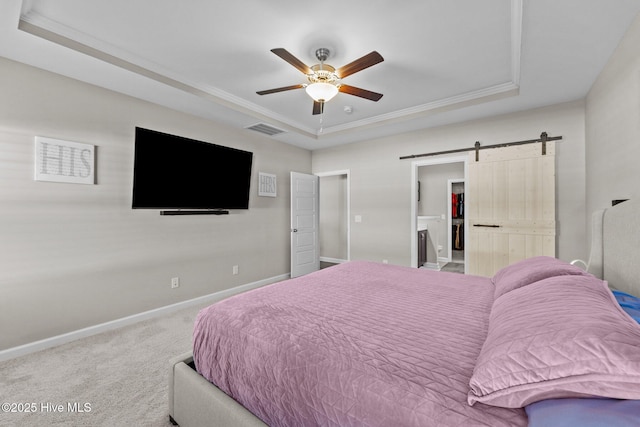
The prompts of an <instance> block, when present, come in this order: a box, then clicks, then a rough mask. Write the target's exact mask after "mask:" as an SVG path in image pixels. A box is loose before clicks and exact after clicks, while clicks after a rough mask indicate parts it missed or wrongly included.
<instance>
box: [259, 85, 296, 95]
mask: <svg viewBox="0 0 640 427" xmlns="http://www.w3.org/2000/svg"><path fill="white" fill-rule="evenodd" d="M303 87H304V85H293V86H283V87H277V88H275V89H267V90H261V91H259V92H256V93H257V94H258V95H268V94H270V93H277V92H284V91H286V90H293V89H302V88H303Z"/></svg>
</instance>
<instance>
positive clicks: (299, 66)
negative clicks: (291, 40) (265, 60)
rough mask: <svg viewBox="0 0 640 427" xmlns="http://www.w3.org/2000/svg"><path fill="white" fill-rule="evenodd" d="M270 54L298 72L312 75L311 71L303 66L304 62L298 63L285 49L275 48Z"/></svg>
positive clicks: (305, 65)
mask: <svg viewBox="0 0 640 427" xmlns="http://www.w3.org/2000/svg"><path fill="white" fill-rule="evenodd" d="M271 52H273V53H275V54H276V55H278V56H279V57H280V58H282V59H284V60H285V61H287V62H288V63H289V64H291V65H293V66H294V67H296V68H297V69H298V70H300V71H302V73H303V74H311V73H313V71H312V70H311V68H309V67H308V66H307V64H305V63H304V62H302V61H300V60H299V59H298V58H296V57H295V56H293V55H292V54H290V53H289V51H287V50H286V49H283V48H281V47H277V48H275V49H271Z"/></svg>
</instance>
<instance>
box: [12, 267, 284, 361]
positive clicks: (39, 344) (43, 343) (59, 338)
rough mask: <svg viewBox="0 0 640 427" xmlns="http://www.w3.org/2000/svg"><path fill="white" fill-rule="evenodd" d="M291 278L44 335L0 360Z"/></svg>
mask: <svg viewBox="0 0 640 427" xmlns="http://www.w3.org/2000/svg"><path fill="white" fill-rule="evenodd" d="M289 277H290V274H282V275H280V276H275V277H271V278H268V279H263V280H258V281H257V282H253V283H247V284H244V285H240V286H236V287H235V288H231V289H225V290H224V291H218V292H214V293H212V294H209V295H204V296H201V297H197V298H193V299H190V300H187V301H181V302H178V303H175V304H171V305H167V306H164V307H160V308H156V309H153V310H149V311H144V312H142V313H138V314H133V315H131V316H127V317H123V318H120V319H116V320H112V321H110V322H105V323H101V324H99V325H94V326H89V327H87V328H83V329H78V330H76V331H72V332H67V333H65V334H61V335H56V336H54V337H51V338H45V339H43V340H39V341H34V342H32V343H28V344H24V345H20V346H18V347H12V348H8V349H6V350H0V362H3V361H5V360H9V359H14V358H16V357H20V356H24V355H26V354H29V353H35V352H36V351H40V350H45V349H47V348H51V347H56V346H59V345H61V344H65V343H68V342H71V341H75V340H78V339H80V338H85V337H89V336H91V335H96V334H99V333H102V332H106V331H110V330H113V329H117V328H121V327H123V326H127V325H131V324H134V323H138V322H141V321H143V320H147V319H152V318H155V317H160V316H163V315H167V314H170V313H173V312H175V311H178V310H181V309H183V308H188V307H193V306H196V305H200V304H205V303H207V302H211V303H213V302H214V301H216V300H220V299H223V298H227V297H230V296H232V295H235V294H238V293H240V292H245V291H248V290H251V289H254V288H259V287H261V286H265V285H268V284H270V283H275V282H279V281H281V280H285V279H288V278H289Z"/></svg>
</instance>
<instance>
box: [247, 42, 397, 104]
mask: <svg viewBox="0 0 640 427" xmlns="http://www.w3.org/2000/svg"><path fill="white" fill-rule="evenodd" d="M271 52H273V53H275V54H276V55H278V56H279V57H280V58H282V59H284V60H285V61H287V62H288V63H289V64H291V65H293V66H294V67H296V68H297V69H298V70H300V71H301V72H302V73H304V74H306V76H307V80H308V82H309V83H305V84H298V85H292V86H284V87H279V88H275V89H267V90H261V91H259V92H256V93H257V94H258V95H268V94H270V93H277V92H284V91H287V90H293V89H302V88H304V89H305V90H306V92H307V94H309V96H310V97H311V98H313V114H321V113H322V112H323V110H324V103H325V102H327V101H329V100H330V99H331V98H333V97H334V96H336V95H337V93H338V92H342V93H346V94H349V95H354V96H358V97H360V98H365V99H369V100H371V101H378V100H379V99H380V98H382V94H381V93H376V92H371V91H370V90H366V89H360V88H358V87H355V86H349V85H345V84H343V83H342V79H343V78H345V77H347V76H350V75H351V74H354V73H357V72H358V71H362V70H364V69H365V68H369V67H371V66H372V65H376V64H377V63H379V62H382V61H384V58H383V57H382V56H381V55H380V54H379V53H378V52H376V51H375V50H374V51H373V52H371V53H369V54H367V55H365V56H363V57H361V58H359V59H356V60H355V61H353V62H350V63H349V64H347V65H345V66H342V67H340V68H337V69H336V68H334V67H332V66H331V65H328V64H325V63H324V61H326V60H327V58H329V55H330V53H331V52H330V51H329V49H327V48H320V49H318V50H316V58H318V61H320V63H319V64H316V65H313V66H311V67H309V66H307V65H306V64H305V63H303V62H302V61H300V60H299V59H298V58H296V57H295V56H293V55H292V54H291V53H289V52H288V51H287V50H286V49H283V48H276V49H271Z"/></svg>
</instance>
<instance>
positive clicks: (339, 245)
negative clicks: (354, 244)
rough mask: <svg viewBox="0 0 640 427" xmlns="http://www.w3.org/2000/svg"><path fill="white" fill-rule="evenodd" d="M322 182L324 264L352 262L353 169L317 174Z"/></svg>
mask: <svg viewBox="0 0 640 427" xmlns="http://www.w3.org/2000/svg"><path fill="white" fill-rule="evenodd" d="M315 175H317V176H318V177H319V180H320V184H319V186H320V191H319V193H320V214H319V216H320V229H319V230H320V231H319V241H320V262H321V264H323V265H326V264H339V263H342V262H346V261H348V260H349V259H351V242H350V235H351V233H350V221H349V218H350V203H349V200H350V197H349V188H350V183H349V170H339V171H331V172H321V173H316V174H315Z"/></svg>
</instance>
